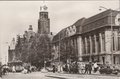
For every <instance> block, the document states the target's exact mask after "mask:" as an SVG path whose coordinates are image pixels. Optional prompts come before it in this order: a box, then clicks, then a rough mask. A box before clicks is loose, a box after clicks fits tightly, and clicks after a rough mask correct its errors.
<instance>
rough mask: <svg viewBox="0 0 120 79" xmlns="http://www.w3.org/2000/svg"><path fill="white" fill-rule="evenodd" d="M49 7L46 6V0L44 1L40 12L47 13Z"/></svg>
mask: <svg viewBox="0 0 120 79" xmlns="http://www.w3.org/2000/svg"><path fill="white" fill-rule="evenodd" d="M47 9H48V7H47V6H46V5H45V0H43V5H42V6H40V11H47Z"/></svg>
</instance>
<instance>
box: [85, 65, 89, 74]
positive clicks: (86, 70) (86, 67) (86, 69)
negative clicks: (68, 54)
mask: <svg viewBox="0 0 120 79" xmlns="http://www.w3.org/2000/svg"><path fill="white" fill-rule="evenodd" d="M86 73H87V74H88V64H85V72H84V74H86Z"/></svg>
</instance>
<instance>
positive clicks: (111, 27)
mask: <svg viewBox="0 0 120 79" xmlns="http://www.w3.org/2000/svg"><path fill="white" fill-rule="evenodd" d="M101 8H103V9H106V10H109V9H107V8H105V7H103V6H100V9H99V10H101ZM112 15H113V14H112V10H111V11H110V17H111V19H110V25H111V64H113V37H114V36H113V26H112V23H113V22H112V19H113V18H112Z"/></svg>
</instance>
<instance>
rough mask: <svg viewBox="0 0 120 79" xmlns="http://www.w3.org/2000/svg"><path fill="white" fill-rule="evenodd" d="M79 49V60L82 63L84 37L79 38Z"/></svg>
mask: <svg viewBox="0 0 120 79" xmlns="http://www.w3.org/2000/svg"><path fill="white" fill-rule="evenodd" d="M77 47H78V58H79V60H80V61H82V54H83V53H82V52H83V51H82V49H83V44H82V37H81V36H79V37H78V38H77Z"/></svg>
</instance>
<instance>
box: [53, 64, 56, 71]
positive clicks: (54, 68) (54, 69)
mask: <svg viewBox="0 0 120 79" xmlns="http://www.w3.org/2000/svg"><path fill="white" fill-rule="evenodd" d="M55 71H56V67H55V65H53V73H55Z"/></svg>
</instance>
